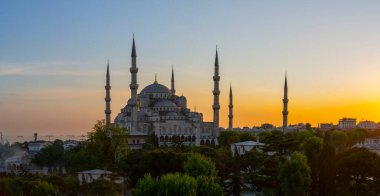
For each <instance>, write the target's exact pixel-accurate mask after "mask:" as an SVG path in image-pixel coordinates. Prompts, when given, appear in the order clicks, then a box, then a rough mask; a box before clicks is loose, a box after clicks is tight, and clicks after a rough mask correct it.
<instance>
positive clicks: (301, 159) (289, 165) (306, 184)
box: [278, 152, 311, 196]
mask: <svg viewBox="0 0 380 196" xmlns="http://www.w3.org/2000/svg"><path fill="white" fill-rule="evenodd" d="M278 179H279V181H280V188H281V191H282V193H283V194H284V195H285V196H287V195H299V196H302V195H308V194H309V191H310V184H311V178H310V168H309V166H308V165H307V160H306V157H305V156H304V155H303V154H301V153H299V152H294V153H293V154H292V156H291V158H290V160H288V161H287V162H286V163H285V164H283V165H282V166H281V169H280V173H279V176H278Z"/></svg>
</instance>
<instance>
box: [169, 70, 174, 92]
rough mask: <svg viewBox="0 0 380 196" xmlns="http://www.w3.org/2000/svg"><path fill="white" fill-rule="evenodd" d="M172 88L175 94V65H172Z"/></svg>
mask: <svg viewBox="0 0 380 196" xmlns="http://www.w3.org/2000/svg"><path fill="white" fill-rule="evenodd" d="M171 84H172V86H171V89H170V91H171V92H172V94H173V95H175V88H174V68H173V65H172V81H171Z"/></svg>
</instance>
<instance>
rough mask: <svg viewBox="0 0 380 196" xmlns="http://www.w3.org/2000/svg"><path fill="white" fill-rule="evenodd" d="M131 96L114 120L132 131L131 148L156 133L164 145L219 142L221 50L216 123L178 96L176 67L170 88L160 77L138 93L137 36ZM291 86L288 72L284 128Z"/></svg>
mask: <svg viewBox="0 0 380 196" xmlns="http://www.w3.org/2000/svg"><path fill="white" fill-rule="evenodd" d="M129 71H130V73H131V84H130V85H129V87H130V89H131V98H130V99H129V100H128V101H127V105H125V106H124V107H123V108H121V110H120V113H118V114H117V116H116V118H115V120H114V123H113V124H115V125H118V126H120V127H122V128H127V129H128V130H129V137H128V144H129V146H130V147H131V148H140V147H141V146H142V144H144V143H145V140H146V139H147V138H148V137H149V136H151V135H155V136H156V137H157V138H158V143H159V145H160V146H173V145H176V144H179V143H180V144H184V145H196V146H200V145H218V140H217V138H218V136H219V133H220V130H221V129H220V127H219V109H220V105H219V94H220V90H219V81H220V76H219V60H218V51H217V50H216V54H215V64H214V76H213V81H214V89H213V91H212V93H213V96H214V104H213V105H212V109H213V111H214V114H213V122H204V121H203V114H202V113H199V112H196V111H191V110H190V109H189V108H188V107H187V98H186V97H185V96H183V95H182V96H178V95H176V90H175V83H174V81H175V80H174V71H173V69H172V75H171V86H170V89H169V88H168V87H166V86H165V85H163V84H160V83H158V81H157V77H156V79H155V81H154V82H153V84H150V85H148V86H146V87H145V88H143V89H142V90H141V91H140V93H138V92H137V90H138V89H139V85H138V83H137V72H138V67H137V54H136V46H135V39H134V37H133V42H132V54H131V68H130V69H129ZM105 89H106V97H105V102H106V110H105V111H104V112H105V114H106V124H107V126H109V125H110V124H112V123H111V116H110V115H111V96H110V90H111V85H110V72H109V63H107V75H106V86H105ZM232 100H233V97H232V88H231V86H230V92H229V105H228V109H229V114H228V119H229V123H228V129H229V130H233V102H232ZM288 101H289V100H288V85H287V78H286V75H285V85H284V97H283V99H282V102H283V111H282V115H283V125H282V129H283V131H284V132H285V131H287V127H288Z"/></svg>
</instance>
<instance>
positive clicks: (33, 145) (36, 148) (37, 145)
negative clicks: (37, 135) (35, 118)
mask: <svg viewBox="0 0 380 196" xmlns="http://www.w3.org/2000/svg"><path fill="white" fill-rule="evenodd" d="M50 144H51V143H50V142H45V141H33V142H29V143H28V151H29V152H30V153H38V152H40V151H41V149H42V148H44V147H46V146H48V145H50Z"/></svg>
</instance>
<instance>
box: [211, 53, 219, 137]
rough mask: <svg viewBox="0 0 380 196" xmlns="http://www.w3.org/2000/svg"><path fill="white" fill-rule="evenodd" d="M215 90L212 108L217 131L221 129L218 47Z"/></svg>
mask: <svg viewBox="0 0 380 196" xmlns="http://www.w3.org/2000/svg"><path fill="white" fill-rule="evenodd" d="M213 79H214V90H213V91H212V93H213V94H214V105H212V109H213V110H214V131H216V132H215V133H217V131H218V130H219V109H220V105H219V94H220V90H219V80H220V76H219V61H218V49H216V55H215V72H214V77H213Z"/></svg>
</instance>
